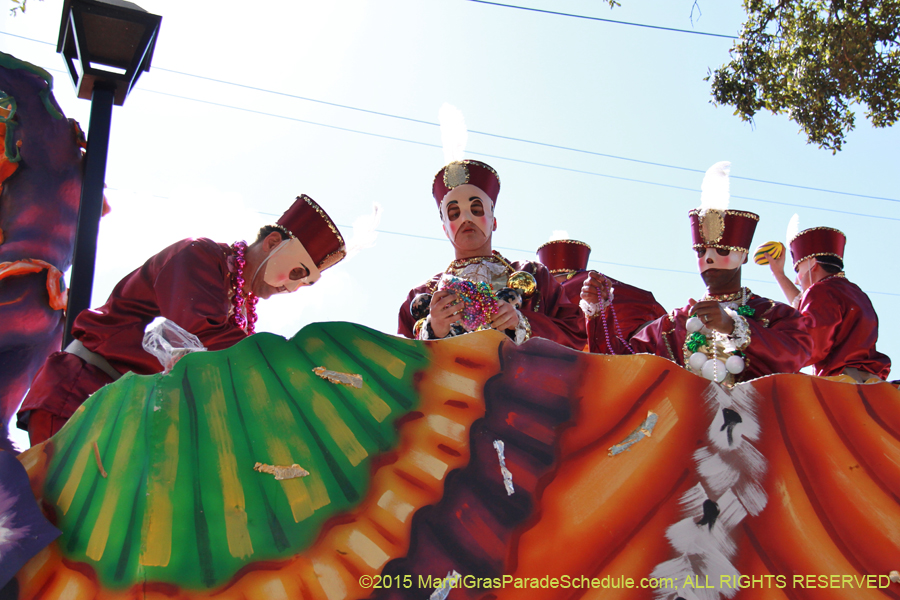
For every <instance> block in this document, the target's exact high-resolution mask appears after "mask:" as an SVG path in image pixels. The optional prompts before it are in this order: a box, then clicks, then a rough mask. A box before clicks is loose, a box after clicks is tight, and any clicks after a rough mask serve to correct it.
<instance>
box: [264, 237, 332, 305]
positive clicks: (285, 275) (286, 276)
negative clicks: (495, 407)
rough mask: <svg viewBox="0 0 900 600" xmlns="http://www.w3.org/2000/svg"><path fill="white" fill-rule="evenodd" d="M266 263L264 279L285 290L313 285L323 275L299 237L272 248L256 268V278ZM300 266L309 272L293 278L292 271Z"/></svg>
mask: <svg viewBox="0 0 900 600" xmlns="http://www.w3.org/2000/svg"><path fill="white" fill-rule="evenodd" d="M264 265H265V267H266V270H265V271H263V281H265V282H266V283H267V284H269V285H270V286H272V287H274V288H284V290H283V291H285V292H294V291H296V290H297V289H298V288H300V287H301V286H304V285H312V284H314V283H315V282H316V281H318V280H319V278H320V277H321V276H322V274H321V272H320V271H319V268H318V267H317V266H316V263H315V261H313V259H312V257H311V256H310V255H309V252H308V251H307V250H306V247H305V246H304V245H303V243H302V242H301V241H300V240H298V239H297V238H291V239H288V240H283V241H282V242H281V243H280V244H278V245H277V246H275V247H274V248H272V251H271V252H269V254H268V256H266V258H265V259H264V260H263V261H262V262H261V263H260V265H259V267H258V268H257V269H256V273H254V275H253V278H254V279H256V274H258V273H259V270H260V269H262V268H263V266H264ZM298 268H304V269H305V270H306V271H307V272H308V274H307V275H306V276H305V277H302V278H299V279H292V278H291V274H292V272H294V270H295V269H298ZM278 293H281V292H278Z"/></svg>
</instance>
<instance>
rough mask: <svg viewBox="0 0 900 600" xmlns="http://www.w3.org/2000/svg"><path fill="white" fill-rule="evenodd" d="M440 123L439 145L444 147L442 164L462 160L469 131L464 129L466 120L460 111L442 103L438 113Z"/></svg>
mask: <svg viewBox="0 0 900 600" xmlns="http://www.w3.org/2000/svg"><path fill="white" fill-rule="evenodd" d="M438 120H439V121H440V123H441V144H442V145H443V146H444V164H445V165H449V164H450V163H452V162H454V161H457V160H462V159H463V155H464V154H465V152H466V143H467V142H468V141H469V130H468V129H466V119H465V117H463V114H462V111H461V110H459V109H458V108H456V107H455V106H453V105H452V104H448V103H446V102H444V105H443V106H441V110H440V112H439V113H438Z"/></svg>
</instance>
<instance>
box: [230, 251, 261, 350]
mask: <svg viewBox="0 0 900 600" xmlns="http://www.w3.org/2000/svg"><path fill="white" fill-rule="evenodd" d="M231 247H232V249H233V250H234V266H235V269H234V273H232V276H231V291H232V292H233V294H232V296H231V305H232V307H233V308H234V311H233V314H232V315H231V320H232V322H233V323H234V324H235V325H237V326H238V327H240V328H241V329H243V330H244V331H245V332H246V333H247V335H253V334H254V333H256V319H257V317H256V303H257V302H258V301H259V298H257V297H256V296H255V295H254V294H253V293H252V292H251V293H250V294H249V295H248V296H247V298H246V299H245V298H244V267H245V266H246V264H247V260H246V259H245V258H244V253H245V252H246V251H247V242H235V243H234V244H233V245H232V246H231Z"/></svg>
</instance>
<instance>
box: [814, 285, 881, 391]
mask: <svg viewBox="0 0 900 600" xmlns="http://www.w3.org/2000/svg"><path fill="white" fill-rule="evenodd" d="M800 312H801V313H803V324H804V326H805V328H806V330H807V331H808V332H809V334H810V335H811V336H812V356H811V357H810V359H809V360H808V361H807V363H806V364H808V365H814V366H815V369H816V375H820V376H823V377H827V376H831V375H840V374H841V372H842V371H843V370H844V369H845V368H847V367H854V368H857V369H859V370H860V371H866V372H867V373H872V374H874V375H876V376H878V377H880V378H881V379H887V376H888V374H889V373H890V371H891V359H890V358H888V357H887V356H886V355H884V354H882V353H881V352H878V351H877V350H876V349H875V342H876V341H878V315H876V314H875V309H874V308H873V307H872V302H871V300H869V297H868V296H867V295H866V293H865V292H863V291H862V290H861V289H859V287H858V286H857V285H856V284H854V283H852V282H850V281H848V280H847V279H846V278H844V277H843V276H841V277H838V276H831V277H827V278H825V279H822V280H821V281H818V282H816V283H814V284H812V285H811V286H810V287H809V289H807V290H806V291H805V292H803V295H802V296H801V297H800Z"/></svg>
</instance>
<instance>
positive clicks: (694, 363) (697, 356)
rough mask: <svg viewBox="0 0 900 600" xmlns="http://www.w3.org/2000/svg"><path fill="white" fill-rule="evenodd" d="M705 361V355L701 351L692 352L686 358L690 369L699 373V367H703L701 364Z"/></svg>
mask: <svg viewBox="0 0 900 600" xmlns="http://www.w3.org/2000/svg"><path fill="white" fill-rule="evenodd" d="M706 361H707V358H706V355H705V354H703V353H702V352H694V353H693V354H691V357H690V358H688V364H690V365H691V371H693V372H694V373H700V371H701V369H703V365H704V364H706Z"/></svg>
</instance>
